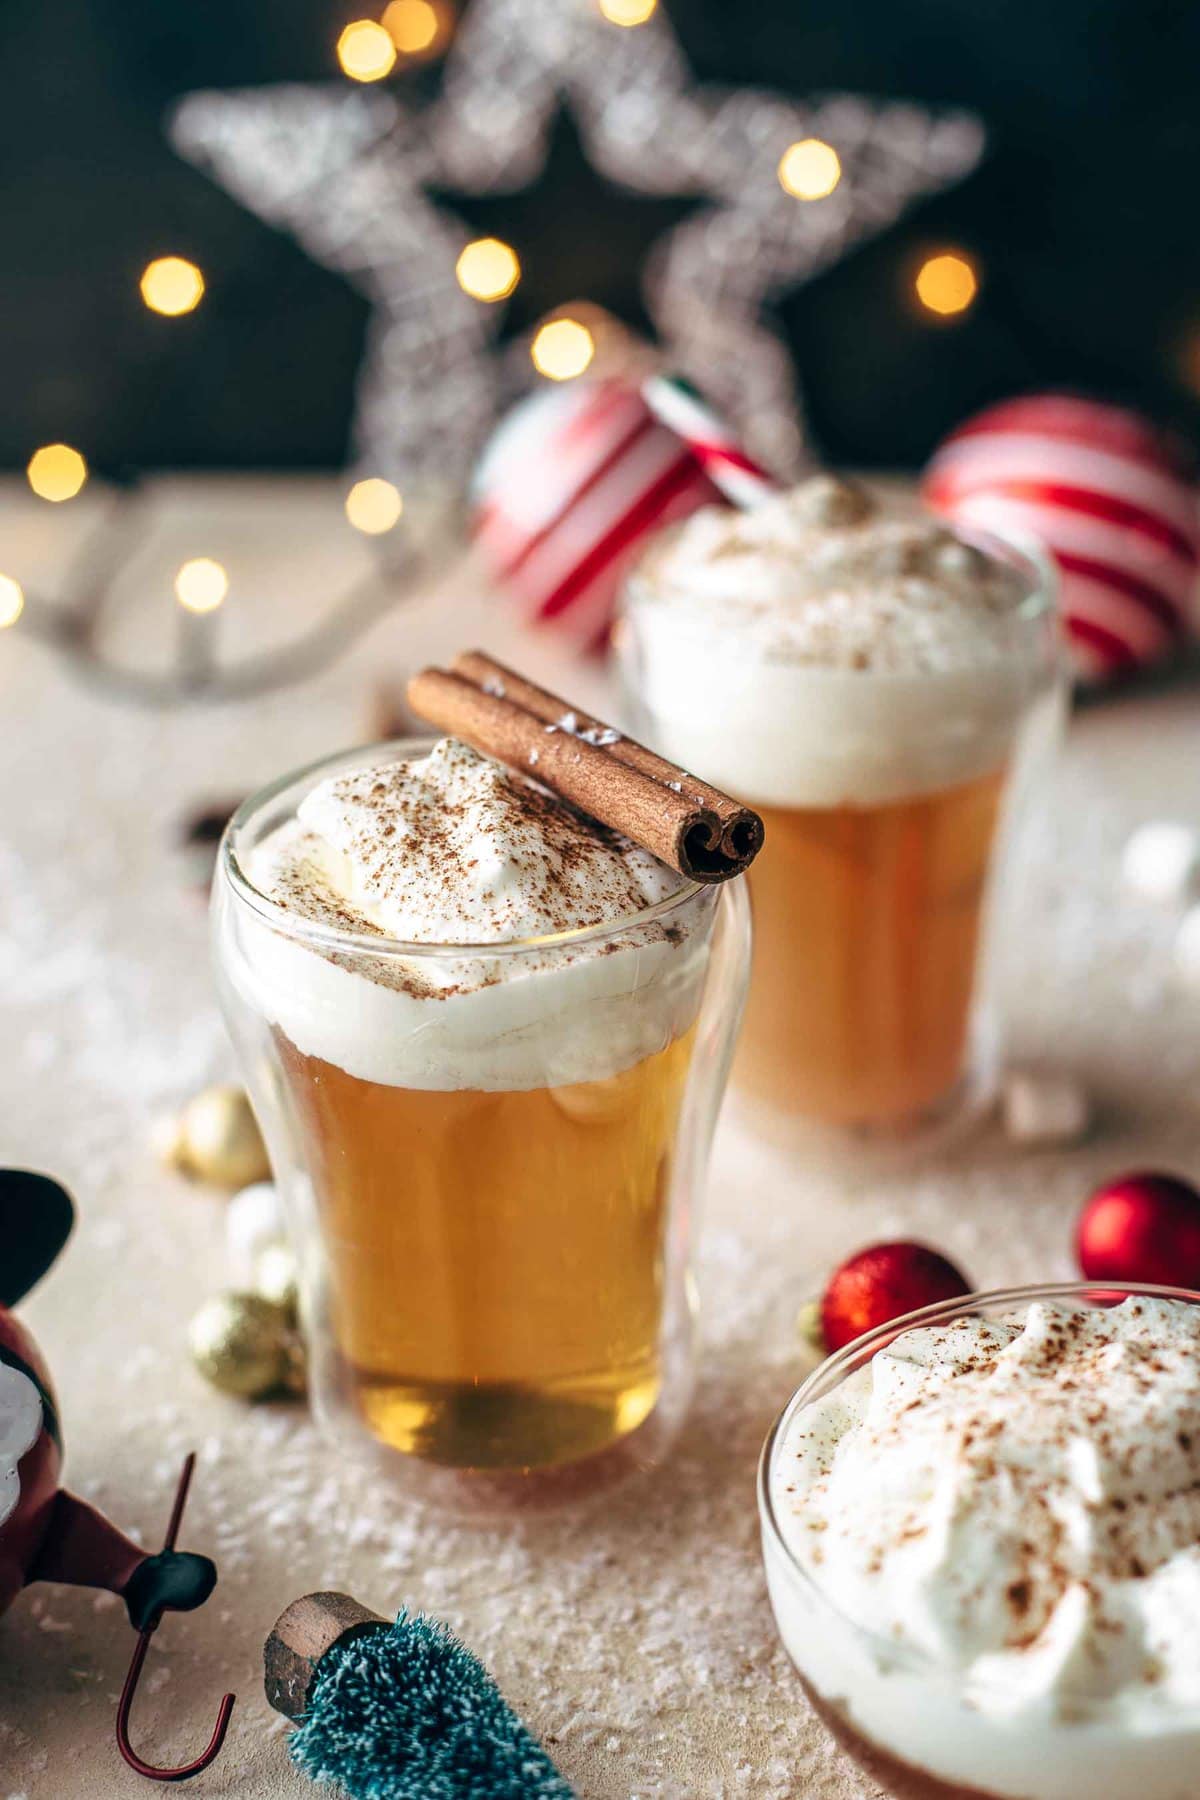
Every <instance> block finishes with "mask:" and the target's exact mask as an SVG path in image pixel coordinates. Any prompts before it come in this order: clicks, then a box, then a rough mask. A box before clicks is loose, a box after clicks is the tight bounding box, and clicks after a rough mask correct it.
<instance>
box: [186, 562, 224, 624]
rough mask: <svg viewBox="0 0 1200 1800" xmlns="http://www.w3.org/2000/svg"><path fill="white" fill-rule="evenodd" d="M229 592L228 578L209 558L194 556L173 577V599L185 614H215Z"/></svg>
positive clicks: (220, 567)
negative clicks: (183, 609) (182, 608)
mask: <svg viewBox="0 0 1200 1800" xmlns="http://www.w3.org/2000/svg"><path fill="white" fill-rule="evenodd" d="M228 592H229V576H228V575H227V574H226V573H225V570H224V568H223V567H222V565H221V564H220V563H219V562H214V561H213V559H212V557H211V556H194V557H192V559H191V560H190V561H189V562H185V563H184V564H183V565H182V567H181V568H180V570H179V572H178V574H177V575H176V577H175V598H176V599H177V600H178V602H179V604H180V606H182V607H184V608H185V610H186V611H187V612H193V613H208V612H215V611H216V609H217V607H218V606H220V604H221V602H222V600H224V598H225V596H226V594H227V593H228Z"/></svg>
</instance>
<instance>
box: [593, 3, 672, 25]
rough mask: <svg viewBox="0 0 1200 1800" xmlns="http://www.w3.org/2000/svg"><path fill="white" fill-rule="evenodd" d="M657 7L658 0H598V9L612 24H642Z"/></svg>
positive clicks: (652, 14)
mask: <svg viewBox="0 0 1200 1800" xmlns="http://www.w3.org/2000/svg"><path fill="white" fill-rule="evenodd" d="M657 8H658V0H600V11H601V12H602V13H603V14H604V16H605V18H606V19H607V20H608V21H609V22H610V24H613V25H644V24H645V23H646V20H647V19H649V18H653V16H654V13H655V11H656V10H657Z"/></svg>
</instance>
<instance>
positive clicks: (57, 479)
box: [25, 444, 88, 501]
mask: <svg viewBox="0 0 1200 1800" xmlns="http://www.w3.org/2000/svg"><path fill="white" fill-rule="evenodd" d="M25 474H26V476H27V478H28V481H29V485H30V487H31V488H32V489H33V491H34V493H35V494H36V495H37V496H38V498H39V499H41V500H55V501H57V500H73V499H74V498H75V496H76V494H77V493H78V492H79V490H80V488H81V487H82V486H83V484H84V482H85V481H86V480H87V478H88V467H87V464H86V463H85V462H84V460H83V458H82V456H80V454H79V452H78V450H72V448H71V446H70V444H43V445H42V447H41V449H40V450H35V451H34V453H33V455H32V456H31V457H30V459H29V465H28V467H27V468H26V470H25Z"/></svg>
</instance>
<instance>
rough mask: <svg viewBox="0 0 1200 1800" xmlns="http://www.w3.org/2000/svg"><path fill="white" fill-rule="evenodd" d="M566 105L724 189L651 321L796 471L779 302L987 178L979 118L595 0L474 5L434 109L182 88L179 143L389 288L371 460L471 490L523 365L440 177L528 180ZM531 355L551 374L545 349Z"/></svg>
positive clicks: (667, 176)
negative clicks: (464, 273)
mask: <svg viewBox="0 0 1200 1800" xmlns="http://www.w3.org/2000/svg"><path fill="white" fill-rule="evenodd" d="M560 106H566V107H567V108H568V110H569V111H570V113H571V115H572V116H573V118H574V120H575V122H576V125H577V127H578V130H579V134H580V138H581V141H582V143H583V146H584V149H585V152H586V153H587V155H588V157H589V159H590V160H591V162H592V164H593V166H594V167H595V168H596V169H597V170H598V171H599V173H600V174H602V175H603V176H605V177H606V178H607V179H608V180H609V181H611V182H614V183H617V184H618V185H621V186H624V187H626V188H628V189H630V190H632V191H635V192H638V193H643V194H658V195H679V196H691V197H700V198H702V199H705V200H707V201H709V202H710V204H709V205H707V206H705V207H703V208H702V209H701V210H700V211H699V212H697V213H696V214H695V215H694V216H693V217H692V218H690V219H689V220H688V221H687V222H686V223H685V224H683V225H681V226H679V227H678V228H676V229H675V230H674V231H672V232H670V233H668V234H666V235H665V236H664V238H663V239H662V240H661V241H660V243H659V244H658V245H657V246H656V247H655V249H654V251H653V252H652V254H651V256H650V258H649V259H648V264H647V269H646V272H645V275H646V292H647V304H648V308H649V312H650V316H651V318H652V320H653V322H654V325H655V329H656V332H657V335H658V337H659V342H660V347H661V350H662V354H663V356H664V358H665V360H666V361H667V362H668V363H669V364H670V365H672V366H674V367H676V368H679V369H680V370H682V371H683V372H684V373H686V374H688V375H690V376H691V377H692V379H693V380H694V381H696V383H697V384H698V385H699V386H700V387H701V388H703V389H705V390H706V391H707V392H708V393H709V394H710V395H711V397H712V398H713V399H714V400H715V401H716V402H717V404H718V405H720V406H722V407H723V408H724V409H725V410H726V411H727V412H728V414H729V416H730V417H731V418H732V419H733V420H734V421H735V423H737V424H738V425H739V426H740V427H741V429H742V431H743V434H744V436H745V438H746V441H747V447H748V448H749V449H750V450H751V451H752V452H753V453H755V454H756V455H757V456H758V457H759V458H760V459H761V460H762V461H764V462H765V463H767V464H768V465H769V466H771V467H773V468H774V469H775V470H776V471H778V472H779V473H781V474H790V473H793V472H795V471H796V470H797V469H798V468H800V467H802V466H803V465H804V463H805V462H806V461H807V460H808V456H807V450H806V445H805V439H804V432H803V425H802V413H801V407H800V402H799V396H798V393H797V389H796V382H795V375H794V371H793V369H792V367H791V363H790V359H789V357H788V354H787V350H786V348H785V346H784V344H783V342H782V341H781V340H780V338H779V337H778V336H777V334H776V333H775V331H774V330H773V329H772V327H771V325H770V324H769V323H768V322H767V318H766V316H765V315H766V309H767V308H768V307H769V306H770V305H771V303H772V302H774V301H775V300H777V299H779V298H781V297H782V296H783V295H785V294H787V293H788V292H790V291H792V290H793V289H795V288H796V287H798V286H799V285H800V284H801V283H803V282H805V281H808V280H810V279H811V278H812V277H813V276H814V275H816V274H818V273H819V272H821V271H822V270H824V269H826V268H828V267H829V266H830V265H831V264H833V263H835V262H836V261H837V260H838V259H839V258H840V257H842V256H844V255H845V254H846V252H847V251H848V250H849V249H850V248H852V247H853V246H854V245H857V244H859V243H861V242H862V241H863V240H864V239H866V238H868V237H870V236H872V235H873V234H874V233H876V232H879V231H882V230H884V229H885V228H886V227H887V226H889V225H891V224H892V223H893V222H894V221H895V220H896V219H897V218H898V217H899V215H900V214H901V213H902V212H903V211H904V210H905V209H906V208H907V207H908V206H909V205H911V204H912V203H913V202H915V201H916V200H918V199H920V198H921V197H923V196H925V195H928V194H932V193H935V192H937V191H939V190H940V189H942V188H945V187H947V186H949V185H951V184H952V183H953V182H955V181H957V180H960V179H961V178H962V177H963V176H965V175H966V174H968V173H969V172H970V170H971V169H972V168H973V167H974V166H975V164H976V163H977V161H978V159H979V156H980V153H981V151H982V147H983V133H982V130H981V128H980V126H979V124H978V122H977V121H976V120H975V119H973V118H971V117H969V116H967V115H965V114H962V113H946V114H941V115H935V114H931V113H929V112H927V111H925V110H923V109H922V108H919V107H914V106H909V105H903V104H899V103H889V102H873V101H868V100H864V99H859V98H857V97H856V96H853V95H836V96H832V97H829V98H826V99H823V100H821V101H819V102H814V103H812V104H807V105H805V104H799V103H796V102H793V101H790V100H787V99H784V98H781V97H780V96H779V95H775V94H769V93H766V92H762V91H758V90H754V89H740V90H739V89H714V88H700V87H697V86H696V85H695V83H694V82H693V80H692V77H691V74H690V71H689V69H688V67H687V64H686V61H685V59H684V57H683V55H682V52H681V50H680V48H679V45H678V43H677V41H676V39H675V36H674V34H673V32H672V30H671V28H670V26H669V24H668V22H667V20H666V18H665V16H664V13H663V10H662V8H661V7H660V8H659V9H658V11H657V12H656V13H655V14H654V15H653V16H652V17H651V18H650V19H649V20H647V21H646V22H645V23H644V24H642V25H640V26H637V27H633V28H623V27H621V26H617V25H614V24H612V23H610V22H609V21H608V20H607V19H606V18H605V17H604V16H603V14H602V13H601V12H600V10H599V7H598V5H597V0H553V4H548V3H547V0H474V4H473V5H472V6H471V7H470V9H469V11H468V12H467V14H466V17H465V18H464V20H463V22H462V24H461V26H460V28H459V31H458V34H457V37H456V39H455V41H454V44H453V47H452V49H451V50H450V53H449V55H448V57H447V60H446V66H445V71H444V81H443V86H442V91H441V93H440V95H439V97H438V99H437V100H436V101H434V102H432V103H431V104H430V105H429V106H427V107H425V108H423V109H415V108H412V107H408V106H405V105H402V104H401V103H400V102H399V101H397V100H395V99H393V98H392V97H391V96H389V95H385V94H380V93H375V92H363V91H355V90H353V89H349V90H348V89H347V88H346V87H344V86H334V87H329V88H321V87H286V86H285V87H274V88H262V89H257V90H249V91H244V92H235V93H201V94H193V95H190V96H188V97H187V98H186V99H184V100H183V101H182V102H181V103H180V104H179V106H178V107H177V109H176V111H175V114H174V116H173V119H172V121H171V126H170V132H171V137H172V141H173V142H174V144H175V146H176V148H177V149H178V150H179V151H180V152H181V154H182V155H184V156H185V157H187V158H188V159H189V160H190V161H192V162H194V163H196V164H197V165H198V166H200V167H202V168H204V169H206V170H207V171H208V173H209V174H211V175H212V176H213V177H214V179H215V180H217V181H218V182H220V183H221V184H222V185H223V186H224V187H225V188H227V189H228V190H229V192H230V193H232V194H233V195H234V196H235V197H236V198H237V199H238V200H240V201H241V202H242V203H243V204H244V205H245V206H247V207H248V208H250V209H251V210H252V211H254V212H256V213H257V214H258V215H259V216H260V217H261V218H263V219H265V220H267V221H268V222H269V223H270V224H272V225H275V226H278V227H280V228H282V229H285V230H288V231H291V232H292V233H293V234H294V235H295V236H296V238H297V239H298V240H299V242H300V243H301V244H302V246H303V247H304V249H305V250H306V251H307V252H308V254H309V255H310V256H312V257H313V258H314V260H316V261H318V262H320V263H323V264H324V265H325V266H326V267H328V268H332V269H335V270H337V271H338V272H339V273H341V274H343V275H345V276H346V277H347V279H348V280H350V281H352V282H353V283H354V285H355V286H356V287H358V288H359V289H360V291H361V292H362V293H364V294H365V295H366V296H367V298H368V299H369V300H370V302H371V305H372V321H371V326H370V333H369V341H368V348H367V355H366V358H365V361H364V364H363V367H362V370H361V372H360V376H359V382H358V395H357V408H356V414H355V425H354V442H355V455H356V460H357V462H359V463H360V464H361V465H363V466H364V467H367V468H370V469H371V470H372V471H373V472H375V473H379V474H384V475H387V476H389V477H390V478H391V479H393V480H395V481H397V482H398V483H399V484H400V485H401V486H404V485H405V484H406V483H410V482H414V481H416V482H422V481H423V482H428V481H429V480H430V479H431V478H432V479H436V480H437V481H439V482H443V483H449V484H450V486H451V488H452V489H453V490H455V491H457V492H460V493H461V492H462V491H464V490H465V488H466V485H467V483H468V481H469V477H470V472H471V468H472V466H473V464H474V461H475V458H476V456H477V454H478V451H479V449H480V447H481V445H482V443H483V441H484V439H485V437H486V435H487V433H488V431H489V429H490V427H491V424H492V423H493V421H494V419H495V417H496V414H497V411H498V409H499V407H500V405H501V403H502V401H503V400H504V399H506V398H507V397H508V393H509V387H510V380H509V374H508V371H511V369H512V367H513V366H514V364H513V358H512V356H511V355H509V356H508V357H507V361H506V360H505V359H504V358H503V357H500V356H498V355H497V354H496V344H497V339H498V337H499V334H500V328H501V324H502V315H503V307H502V306H496V305H487V304H484V303H481V302H479V301H477V300H474V299H471V298H469V297H468V296H467V295H466V294H465V293H464V292H463V291H462V289H461V288H460V287H459V284H458V281H457V279H456V276H455V264H456V261H457V258H458V255H459V252H460V251H461V249H462V248H463V246H464V244H465V243H466V242H467V241H468V240H469V238H470V236H471V233H470V232H469V231H468V229H467V227H466V226H465V225H464V224H463V223H462V222H461V221H460V220H458V219H456V218H455V217H454V216H453V215H452V214H451V213H450V212H448V211H447V210H445V208H443V207H438V206H435V205H434V204H433V202H432V201H431V200H430V199H429V198H428V194H427V190H428V189H429V188H431V187H438V188H443V189H445V188H449V189H458V190H459V191H461V192H463V193H475V194H486V193H496V192H502V191H513V190H516V189H519V188H522V187H525V186H527V185H529V184H530V183H531V182H533V181H535V180H536V179H537V177H538V175H539V173H540V172H541V170H542V168H543V166H544V163H545V158H546V153H547V143H548V137H549V131H550V127H551V124H552V122H553V119H554V116H555V113H556V111H557V109H558V108H559V107H560ZM808 137H815V138H820V139H822V140H823V141H824V142H826V143H827V144H830V145H832V146H833V148H834V149H835V150H836V151H837V154H838V157H839V159H840V163H841V178H840V180H839V181H838V183H837V185H836V187H835V188H834V189H833V191H832V192H831V193H830V194H829V195H828V196H827V197H825V198H823V199H819V200H811V201H804V200H797V199H796V198H794V197H793V196H792V195H790V194H788V193H787V192H786V191H785V190H784V188H783V186H782V185H781V183H780V181H779V177H778V166H779V161H780V158H781V156H782V155H783V153H784V151H785V150H786V149H787V148H788V146H789V145H791V144H793V143H795V142H796V141H798V140H801V139H804V138H808ZM568 229H570V224H569V222H568V221H564V230H568ZM521 366H522V369H523V371H524V379H526V380H527V381H530V382H532V381H533V380H534V379H536V377H535V376H534V373H533V369H532V365H531V364H530V363H529V360H528V358H527V357H524V358H523V359H522V365H521Z"/></svg>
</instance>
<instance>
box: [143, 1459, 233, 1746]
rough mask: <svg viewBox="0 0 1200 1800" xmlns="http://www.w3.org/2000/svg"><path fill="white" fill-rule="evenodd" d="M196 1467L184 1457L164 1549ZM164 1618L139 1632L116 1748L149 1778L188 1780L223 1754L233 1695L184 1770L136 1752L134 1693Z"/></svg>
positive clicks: (175, 1531) (176, 1527) (155, 1617)
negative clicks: (205, 1742) (163, 1765)
mask: <svg viewBox="0 0 1200 1800" xmlns="http://www.w3.org/2000/svg"><path fill="white" fill-rule="evenodd" d="M195 1466H196V1457H195V1454H194V1452H189V1454H188V1455H187V1456H186V1457H185V1458H184V1463H183V1472H182V1474H181V1475H180V1477H179V1486H178V1487H177V1488H176V1489H175V1501H174V1504H173V1506H172V1507H171V1517H170V1519H169V1520H168V1521H167V1535H166V1537H165V1538H164V1540H163V1549H164V1550H173V1549H174V1548H175V1540H176V1538H177V1537H178V1536H179V1525H180V1521H181V1520H182V1518H183V1509H184V1507H185V1505H186V1504H187V1496H188V1488H189V1487H190V1486H191V1482H192V1470H193V1469H194V1468H195ZM161 1621H162V1613H161V1611H159V1612H156V1613H155V1614H154V1615H153V1617H152V1618H151V1619H150V1620H149V1622H148V1623H147V1624H146V1625H145V1626H144V1627H143V1629H142V1630H141V1631H139V1632H138V1639H137V1643H136V1644H135V1645H134V1650H133V1659H132V1661H131V1662H130V1664H129V1673H128V1674H127V1675H126V1677H125V1686H124V1687H123V1688H122V1689H121V1702H120V1705H119V1706H118V1707H117V1749H118V1750H119V1751H120V1752H121V1755H122V1756H123V1757H124V1758H125V1761H126V1762H127V1763H128V1764H129V1766H130V1768H131V1769H134V1770H136V1772H137V1773H138V1774H139V1775H144V1776H145V1777H146V1779H147V1781H188V1780H190V1779H191V1777H192V1776H193V1775H199V1773H200V1772H201V1770H202V1769H207V1768H208V1766H209V1764H210V1763H211V1762H213V1761H214V1760H215V1759H216V1757H217V1756H218V1755H219V1754H220V1751H221V1745H222V1744H223V1743H224V1742H225V1733H226V1732H227V1731H228V1730H229V1718H230V1714H231V1713H232V1712H233V1702H234V1696H233V1695H232V1694H226V1695H225V1698H224V1699H223V1700H222V1702H221V1705H220V1708H219V1710H218V1712H217V1722H216V1724H215V1725H214V1727H213V1734H212V1736H211V1738H209V1740H208V1748H207V1749H206V1750H204V1751H203V1752H202V1753H201V1754H200V1755H199V1756H198V1757H197V1758H196V1760H195V1762H190V1763H186V1764H185V1765H184V1766H183V1768H181V1769H158V1768H155V1766H154V1764H153V1763H148V1762H143V1761H142V1759H141V1757H140V1756H139V1755H138V1754H137V1751H136V1750H134V1749H133V1748H132V1746H131V1745H130V1742H129V1712H130V1708H131V1707H132V1705H133V1696H134V1694H135V1693H136V1691H137V1684H138V1679H139V1677H140V1676H141V1673H142V1665H143V1663H144V1662H145V1660H146V1652H147V1650H148V1649H149V1648H150V1639H151V1638H152V1637H153V1636H154V1633H155V1632H156V1631H157V1630H158V1627H159V1625H160V1623H161Z"/></svg>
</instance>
